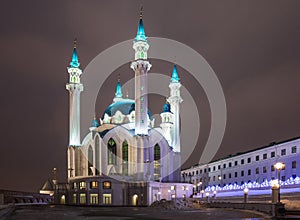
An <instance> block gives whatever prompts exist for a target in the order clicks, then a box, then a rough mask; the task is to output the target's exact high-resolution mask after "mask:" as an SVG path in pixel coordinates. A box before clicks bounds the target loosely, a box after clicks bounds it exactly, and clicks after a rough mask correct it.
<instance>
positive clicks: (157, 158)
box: [153, 144, 160, 180]
mask: <svg viewBox="0 0 300 220" xmlns="http://www.w3.org/2000/svg"><path fill="white" fill-rule="evenodd" d="M153 164H154V180H159V178H160V146H159V145H158V144H156V145H155V146H154V163H153Z"/></svg>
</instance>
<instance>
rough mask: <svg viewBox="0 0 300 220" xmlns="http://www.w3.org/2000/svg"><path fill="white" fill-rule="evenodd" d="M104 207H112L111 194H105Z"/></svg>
mask: <svg viewBox="0 0 300 220" xmlns="http://www.w3.org/2000/svg"><path fill="white" fill-rule="evenodd" d="M102 203H103V205H110V204H111V194H103V201H102Z"/></svg>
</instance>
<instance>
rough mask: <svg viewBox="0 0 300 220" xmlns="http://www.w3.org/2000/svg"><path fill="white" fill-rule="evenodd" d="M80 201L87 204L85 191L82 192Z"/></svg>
mask: <svg viewBox="0 0 300 220" xmlns="http://www.w3.org/2000/svg"><path fill="white" fill-rule="evenodd" d="M79 202H80V204H85V203H86V195H85V193H80V199H79Z"/></svg>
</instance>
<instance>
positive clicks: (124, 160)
mask: <svg viewBox="0 0 300 220" xmlns="http://www.w3.org/2000/svg"><path fill="white" fill-rule="evenodd" d="M122 163H123V174H124V175H128V143H127V141H126V140H125V141H124V142H123V144H122Z"/></svg>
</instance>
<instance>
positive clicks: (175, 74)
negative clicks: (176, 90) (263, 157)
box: [171, 64, 180, 82]
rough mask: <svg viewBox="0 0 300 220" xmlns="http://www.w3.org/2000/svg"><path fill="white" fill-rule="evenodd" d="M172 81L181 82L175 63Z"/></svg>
mask: <svg viewBox="0 0 300 220" xmlns="http://www.w3.org/2000/svg"><path fill="white" fill-rule="evenodd" d="M171 81H172V82H179V81H180V78H179V76H178V72H177V67H176V64H174V68H173V72H172V79H171Z"/></svg>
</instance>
